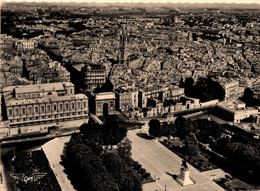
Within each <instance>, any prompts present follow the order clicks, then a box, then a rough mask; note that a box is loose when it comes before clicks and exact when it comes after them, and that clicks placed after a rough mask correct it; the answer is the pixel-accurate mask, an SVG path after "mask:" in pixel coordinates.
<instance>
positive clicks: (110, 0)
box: [0, 0, 260, 4]
mask: <svg viewBox="0 0 260 191" xmlns="http://www.w3.org/2000/svg"><path fill="white" fill-rule="evenodd" d="M0 1H4V2H10V1H16V2H22V1H23V2H37V1H40V2H79V3H80V2H97V3H115V2H120V3H126V2H131V3H138V2H143V3H150V2H153V3H167V2H171V3H179V2H180V3H187V2H188V3H258V4H260V1H259V0H0Z"/></svg>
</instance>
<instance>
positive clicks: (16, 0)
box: [0, 0, 260, 5]
mask: <svg viewBox="0 0 260 191" xmlns="http://www.w3.org/2000/svg"><path fill="white" fill-rule="evenodd" d="M137 1H138V2H137ZM137 1H133V0H132V1H128V0H126V1H124V0H123V1H121V2H118V0H117V1H116V2H111V1H109V0H101V1H99V0H97V1H91V0H90V1H88V0H83V1H82V0H79V1H74V0H72V1H70V0H2V2H1V3H0V4H2V3H68V4H70V3H76V4H84V3H86V4H91V3H92V4H236V5H240V4H247V5H250V4H257V5H260V2H259V1H257V2H248V1H245V2H237V1H236V2H227V1H229V0H227V1H225V2H219V1H217V2H211V0H209V2H201V1H206V0H193V1H196V2H193V1H192V2H191V1H187V2H159V1H158V0H155V1H151V2H148V1H145V0H144V2H140V1H139V0H137ZM167 1H168V0H167ZM213 1H215V0H213ZM231 1H234V0H231ZM242 1H243V0H242Z"/></svg>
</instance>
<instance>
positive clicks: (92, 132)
mask: <svg viewBox="0 0 260 191" xmlns="http://www.w3.org/2000/svg"><path fill="white" fill-rule="evenodd" d="M80 131H81V133H82V134H83V138H84V139H86V140H88V141H89V142H90V143H94V144H99V145H116V144H118V143H119V142H120V141H121V140H123V138H124V137H125V136H126V132H127V130H126V129H125V128H122V127H118V125H117V123H116V122H113V121H110V122H109V123H106V124H104V125H98V124H83V125H82V126H81V127H80Z"/></svg>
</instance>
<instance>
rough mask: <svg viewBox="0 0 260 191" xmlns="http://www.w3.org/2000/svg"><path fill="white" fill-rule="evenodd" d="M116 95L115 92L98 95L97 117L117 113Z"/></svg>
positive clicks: (96, 102) (95, 100)
mask: <svg viewBox="0 0 260 191" xmlns="http://www.w3.org/2000/svg"><path fill="white" fill-rule="evenodd" d="M115 100H116V97H115V93H114V92H104V93H98V94H96V95H95V97H94V104H95V108H94V109H95V111H94V112H95V115H97V116H103V115H111V114H114V112H115Z"/></svg>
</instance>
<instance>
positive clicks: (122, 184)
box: [102, 153, 142, 191]
mask: <svg viewBox="0 0 260 191" xmlns="http://www.w3.org/2000/svg"><path fill="white" fill-rule="evenodd" d="M102 161H103V164H104V166H105V167H106V169H107V171H108V172H109V173H110V174H111V175H112V176H113V177H114V179H115V182H116V183H117V185H118V187H119V190H127V191H141V190H142V183H141V180H140V178H139V177H138V176H137V174H136V173H135V172H134V171H133V169H132V168H130V167H128V166H127V164H126V163H125V161H124V160H122V159H121V158H120V156H119V155H117V154H115V153H105V154H103V155H102Z"/></svg>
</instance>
